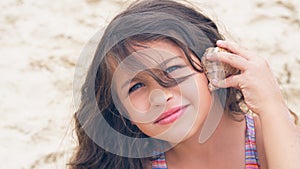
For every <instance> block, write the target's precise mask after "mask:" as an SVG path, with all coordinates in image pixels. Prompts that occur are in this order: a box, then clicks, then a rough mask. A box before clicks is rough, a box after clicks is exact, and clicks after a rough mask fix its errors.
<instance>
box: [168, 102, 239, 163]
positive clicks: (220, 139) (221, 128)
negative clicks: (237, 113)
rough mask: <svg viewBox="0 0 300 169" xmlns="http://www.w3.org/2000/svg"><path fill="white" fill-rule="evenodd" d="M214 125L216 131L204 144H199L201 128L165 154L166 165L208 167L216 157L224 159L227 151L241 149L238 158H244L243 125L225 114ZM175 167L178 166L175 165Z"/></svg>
mask: <svg viewBox="0 0 300 169" xmlns="http://www.w3.org/2000/svg"><path fill="white" fill-rule="evenodd" d="M215 109H216V108H215ZM216 125H217V127H216V129H215V130H214V132H213V133H211V135H210V137H209V138H208V139H207V140H206V141H205V142H203V143H199V135H200V133H201V130H202V128H203V126H202V127H201V129H200V130H199V131H198V132H197V133H195V134H194V135H193V136H191V137H190V138H188V139H187V140H184V141H183V142H181V143H179V144H177V145H176V146H175V147H173V148H172V149H171V150H169V151H168V152H166V158H167V163H168V165H169V166H171V165H172V163H173V164H175V163H181V162H184V161H185V162H188V163H189V164H192V163H198V164H203V163H204V165H205V164H206V166H209V164H208V163H209V161H211V162H214V161H215V159H217V158H218V157H217V156H220V157H224V155H225V156H226V154H227V153H228V150H231V151H232V150H237V149H241V151H239V156H240V157H243V158H244V154H243V147H244V130H245V123H243V122H236V121H234V120H232V119H231V118H230V117H229V116H228V115H227V114H222V115H221V120H220V121H219V122H218V124H216ZM227 155H228V154H227ZM212 159H214V160H212ZM242 161H243V160H242ZM176 166H179V165H178V164H176ZM169 168H170V167H169Z"/></svg>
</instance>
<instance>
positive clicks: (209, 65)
mask: <svg viewBox="0 0 300 169" xmlns="http://www.w3.org/2000/svg"><path fill="white" fill-rule="evenodd" d="M216 52H228V51H227V50H225V49H222V48H218V47H211V48H207V49H206V51H205V53H204V55H203V56H202V58H201V62H202V63H203V65H204V72H205V74H206V77H207V78H208V80H209V83H208V88H209V90H210V91H214V90H217V89H218V87H216V86H214V85H213V84H212V83H211V81H212V80H213V79H216V80H223V79H225V78H227V77H229V76H230V75H235V74H238V73H239V72H240V71H239V70H238V69H237V68H234V67H232V66H230V65H228V64H225V63H222V62H218V61H209V60H207V55H213V54H214V53H216Z"/></svg>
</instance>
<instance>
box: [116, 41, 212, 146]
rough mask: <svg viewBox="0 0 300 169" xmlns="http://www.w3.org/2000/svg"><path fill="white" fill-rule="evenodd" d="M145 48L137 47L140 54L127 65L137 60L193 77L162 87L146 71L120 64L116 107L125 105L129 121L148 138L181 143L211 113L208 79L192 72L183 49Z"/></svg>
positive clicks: (171, 73)
mask: <svg viewBox="0 0 300 169" xmlns="http://www.w3.org/2000/svg"><path fill="white" fill-rule="evenodd" d="M143 45H144V46H147V48H144V47H136V48H135V49H136V50H137V51H138V52H139V53H140V54H133V55H131V56H128V57H130V58H129V59H128V60H127V61H123V63H125V62H126V64H124V65H128V62H130V60H132V61H133V60H135V61H137V60H138V61H139V63H143V65H146V66H147V67H148V68H150V69H151V68H154V69H161V70H163V71H165V72H167V73H168V75H169V76H170V77H174V78H178V77H183V76H187V75H191V76H189V77H188V78H187V79H186V80H184V81H182V82H181V83H178V84H177V85H174V86H172V87H163V86H161V85H160V84H159V83H158V82H157V81H156V80H154V79H153V78H152V77H151V76H150V75H148V74H147V73H143V70H141V71H133V72H132V71H127V70H126V66H124V65H122V64H123V63H121V64H120V65H121V66H120V65H119V66H118V68H117V70H116V71H115V73H114V77H113V81H114V84H115V89H116V94H117V96H118V97H119V100H120V102H121V103H115V104H122V106H123V108H125V110H126V112H127V115H128V118H129V119H130V120H131V121H132V123H133V124H135V125H137V127H138V128H139V129H140V130H141V131H142V132H144V133H145V134H146V135H148V136H150V137H154V138H158V139H161V140H165V141H168V142H172V143H178V142H181V141H182V140H185V139H187V138H189V137H191V136H192V135H194V134H195V133H197V131H199V130H200V129H201V126H202V124H203V122H204V120H205V119H206V116H207V114H208V112H209V110H210V107H211V101H212V96H211V93H210V91H209V89H208V86H207V85H208V81H207V78H206V76H205V74H204V73H199V72H197V71H195V70H194V69H193V67H192V66H191V65H190V64H189V63H188V61H187V59H186V57H185V54H184V52H183V51H182V49H180V48H179V47H178V46H176V45H175V44H173V43H171V42H169V41H155V42H151V43H145V44H143ZM149 49H151V50H149ZM141 53H143V54H141ZM149 56H150V57H149ZM191 56H192V58H196V56H194V55H192V54H191ZM126 59H127V58H126ZM126 59H125V60H126ZM129 64H130V63H129ZM131 67H132V66H131ZM117 107H118V105H117Z"/></svg>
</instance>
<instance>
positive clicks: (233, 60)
mask: <svg viewBox="0 0 300 169" xmlns="http://www.w3.org/2000/svg"><path fill="white" fill-rule="evenodd" d="M206 58H207V59H208V60H210V61H218V62H223V63H226V64H229V65H230V66H232V67H234V68H237V69H239V70H242V71H244V70H246V69H247V67H248V61H247V60H246V59H245V58H243V57H240V56H239V55H235V54H232V53H227V52H217V53H215V54H213V55H211V56H208V57H206Z"/></svg>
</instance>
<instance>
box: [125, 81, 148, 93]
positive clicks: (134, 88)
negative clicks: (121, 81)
mask: <svg viewBox="0 0 300 169" xmlns="http://www.w3.org/2000/svg"><path fill="white" fill-rule="evenodd" d="M144 86H145V85H144V84H143V83H136V84H135V85H133V86H132V87H131V88H130V89H129V91H128V93H129V94H130V93H132V92H134V91H135V90H137V89H139V88H141V87H144Z"/></svg>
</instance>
